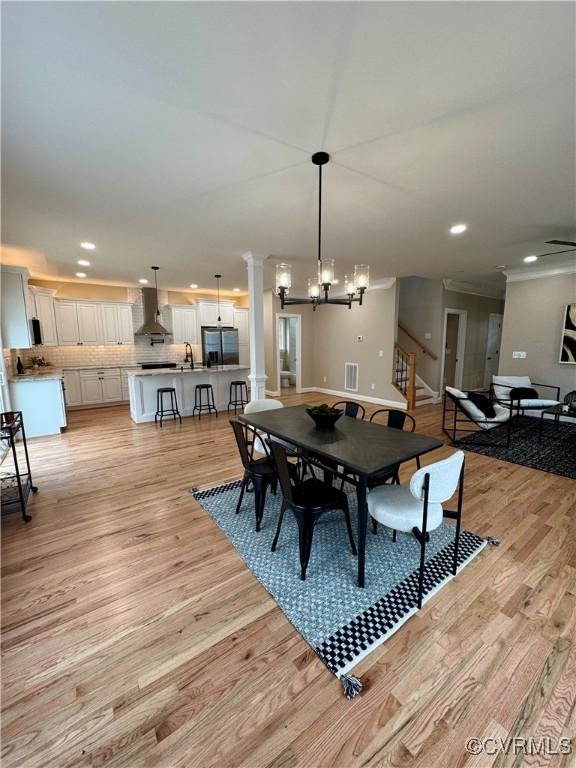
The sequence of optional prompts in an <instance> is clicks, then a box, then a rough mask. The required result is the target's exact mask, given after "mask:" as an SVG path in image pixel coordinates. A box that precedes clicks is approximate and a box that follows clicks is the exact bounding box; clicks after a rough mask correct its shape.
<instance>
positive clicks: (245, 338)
mask: <svg viewBox="0 0 576 768" xmlns="http://www.w3.org/2000/svg"><path fill="white" fill-rule="evenodd" d="M234 327H235V328H238V343H239V344H249V343H250V333H249V330H248V309H247V308H246V309H242V308H240V309H235V310H234Z"/></svg>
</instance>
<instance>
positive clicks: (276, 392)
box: [266, 389, 281, 397]
mask: <svg viewBox="0 0 576 768" xmlns="http://www.w3.org/2000/svg"><path fill="white" fill-rule="evenodd" d="M266 394H267V395H268V397H280V394H281V393H280V390H275V389H267V390H266Z"/></svg>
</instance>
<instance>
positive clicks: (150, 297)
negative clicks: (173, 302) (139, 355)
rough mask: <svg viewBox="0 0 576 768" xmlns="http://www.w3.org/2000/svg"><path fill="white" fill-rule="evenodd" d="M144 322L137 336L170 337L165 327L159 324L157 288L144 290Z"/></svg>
mask: <svg viewBox="0 0 576 768" xmlns="http://www.w3.org/2000/svg"><path fill="white" fill-rule="evenodd" d="M142 305H143V307H144V322H143V323H142V325H141V326H140V328H139V329H138V330H137V331H136V336H169V335H170V331H167V330H166V328H164V326H163V325H160V323H159V322H158V314H159V313H158V294H157V293H156V288H142Z"/></svg>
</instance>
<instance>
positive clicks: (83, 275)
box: [76, 272, 86, 277]
mask: <svg viewBox="0 0 576 768" xmlns="http://www.w3.org/2000/svg"><path fill="white" fill-rule="evenodd" d="M76 277H86V272H76Z"/></svg>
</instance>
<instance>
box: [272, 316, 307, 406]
mask: <svg viewBox="0 0 576 768" xmlns="http://www.w3.org/2000/svg"><path fill="white" fill-rule="evenodd" d="M281 317H288V318H294V319H295V320H296V392H298V393H300V392H302V315H298V314H296V313H290V312H277V313H276V322H275V323H274V328H275V333H276V337H275V343H276V382H277V386H276V389H277V391H278V392H279V393H280V394H282V384H281V381H280V347H279V346H278V328H279V325H280V322H279V321H280V318H281Z"/></svg>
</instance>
